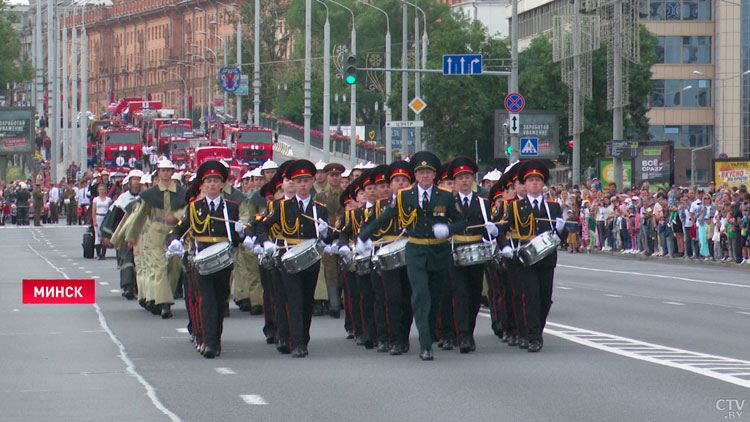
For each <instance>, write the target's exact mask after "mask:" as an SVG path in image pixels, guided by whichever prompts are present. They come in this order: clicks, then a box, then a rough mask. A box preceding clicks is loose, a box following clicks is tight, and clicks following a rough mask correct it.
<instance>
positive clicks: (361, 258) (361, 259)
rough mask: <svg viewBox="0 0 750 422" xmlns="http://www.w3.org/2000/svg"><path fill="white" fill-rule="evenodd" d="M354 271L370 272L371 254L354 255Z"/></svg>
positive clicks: (360, 273) (359, 273)
mask: <svg viewBox="0 0 750 422" xmlns="http://www.w3.org/2000/svg"><path fill="white" fill-rule="evenodd" d="M352 261H353V262H354V272H356V273H357V274H358V275H365V274H370V272H371V271H372V255H370V254H367V255H359V254H357V255H354V259H352Z"/></svg>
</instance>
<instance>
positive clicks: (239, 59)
mask: <svg viewBox="0 0 750 422" xmlns="http://www.w3.org/2000/svg"><path fill="white" fill-rule="evenodd" d="M240 63H242V19H241V18H240V7H239V6H237V66H239V65H240ZM240 73H242V70H241V68H240ZM234 97H235V99H236V100H237V115H236V118H237V121H238V122H239V121H241V120H242V95H235V96H234Z"/></svg>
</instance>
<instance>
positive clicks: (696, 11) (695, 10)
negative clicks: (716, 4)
mask: <svg viewBox="0 0 750 422" xmlns="http://www.w3.org/2000/svg"><path fill="white" fill-rule="evenodd" d="M682 19H684V20H702V21H707V20H711V3H710V1H709V0H684V1H683V3H682Z"/></svg>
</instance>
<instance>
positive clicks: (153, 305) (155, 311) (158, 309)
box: [146, 300, 161, 315]
mask: <svg viewBox="0 0 750 422" xmlns="http://www.w3.org/2000/svg"><path fill="white" fill-rule="evenodd" d="M146 309H148V310H150V311H151V313H152V314H154V315H159V314H160V313H161V307H159V306H158V305H157V304H156V303H154V301H153V300H152V301H151V302H149V307H148V308H146Z"/></svg>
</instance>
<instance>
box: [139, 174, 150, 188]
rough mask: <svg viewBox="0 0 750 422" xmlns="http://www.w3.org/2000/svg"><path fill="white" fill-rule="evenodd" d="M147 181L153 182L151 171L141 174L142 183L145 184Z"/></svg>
mask: <svg viewBox="0 0 750 422" xmlns="http://www.w3.org/2000/svg"><path fill="white" fill-rule="evenodd" d="M146 183H151V173H146V174H144V175H143V176H141V184H142V185H145V184H146Z"/></svg>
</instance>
